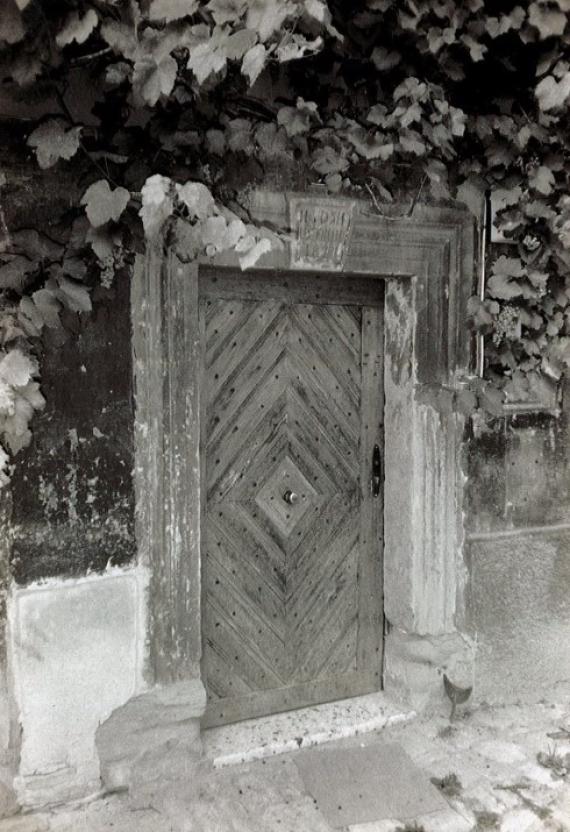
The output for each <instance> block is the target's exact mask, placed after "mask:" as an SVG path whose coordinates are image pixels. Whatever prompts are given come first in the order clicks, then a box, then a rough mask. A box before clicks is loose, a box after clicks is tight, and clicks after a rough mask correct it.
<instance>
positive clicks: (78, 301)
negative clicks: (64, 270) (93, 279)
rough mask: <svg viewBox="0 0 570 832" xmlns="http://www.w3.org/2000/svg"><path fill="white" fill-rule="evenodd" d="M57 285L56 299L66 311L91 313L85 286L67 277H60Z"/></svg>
mask: <svg viewBox="0 0 570 832" xmlns="http://www.w3.org/2000/svg"><path fill="white" fill-rule="evenodd" d="M58 284H59V292H58V297H59V298H60V300H61V301H62V303H64V305H65V306H67V308H68V309H71V311H72V312H91V309H92V305H91V297H90V294H89V289H88V288H87V286H83V285H82V284H81V283H76V282H75V281H74V280H69V278H67V277H61V278H60V279H59V281H58Z"/></svg>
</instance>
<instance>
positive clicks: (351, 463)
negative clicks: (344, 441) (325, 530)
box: [287, 386, 360, 491]
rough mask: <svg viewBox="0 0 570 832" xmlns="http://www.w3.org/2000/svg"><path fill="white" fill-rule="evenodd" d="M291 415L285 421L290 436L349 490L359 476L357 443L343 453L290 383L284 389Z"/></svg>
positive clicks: (342, 486)
mask: <svg viewBox="0 0 570 832" xmlns="http://www.w3.org/2000/svg"><path fill="white" fill-rule="evenodd" d="M287 400H288V409H289V412H290V414H291V419H290V421H289V423H288V426H289V432H290V436H292V437H294V438H295V439H296V440H297V442H299V443H300V444H301V445H303V446H304V447H305V449H306V450H307V452H308V453H311V454H312V456H313V458H314V459H316V460H318V462H319V464H320V466H321V468H323V469H324V471H325V472H326V474H327V475H328V477H329V479H332V481H333V482H334V483H335V486H336V488H337V489H338V490H339V491H346V490H350V489H352V488H353V487H354V484H355V482H358V480H359V477H360V459H359V454H358V444H356V445H352V446H351V447H350V448H348V449H346V450H345V452H344V453H343V452H342V451H341V449H340V448H339V447H338V445H337V444H336V443H335V437H334V436H331V435H329V434H328V433H327V432H326V430H325V429H324V428H323V425H322V424H321V422H320V420H319V417H318V414H317V413H315V412H314V411H312V410H311V409H310V408H309V407H308V405H307V404H306V402H305V401H303V399H302V397H301V395H300V394H299V392H298V391H297V389H296V388H294V387H293V386H290V387H289V390H288V393H287Z"/></svg>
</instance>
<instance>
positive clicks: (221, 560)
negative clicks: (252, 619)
mask: <svg viewBox="0 0 570 832" xmlns="http://www.w3.org/2000/svg"><path fill="white" fill-rule="evenodd" d="M215 514H216V515H217V516H216V517H211V516H210V517H208V523H207V539H206V557H207V560H208V564H209V563H210V560H212V561H215V562H216V564H217V566H216V570H215V571H216V572H224V580H226V581H228V582H230V583H231V582H233V581H235V582H237V583H238V584H239V585H240V586H241V587H242V591H243V593H244V595H246V596H247V597H249V598H250V600H251V601H252V603H254V604H257V605H258V606H261V602H262V601H263V607H264V610H266V611H267V613H268V615H269V617H270V618H276V617H278V618H282V617H283V615H284V612H285V598H284V592H283V589H282V585H281V583H280V582H279V581H278V580H277V579H276V573H275V572H274V570H273V569H272V568H271V560H270V559H269V558H268V557H267V554H266V552H265V550H264V549H261V548H260V547H259V545H256V542H255V541H253V543H252V544H251V545H243V544H245V539H243V542H242V540H240V539H239V538H238V537H237V536H236V534H235V531H234V527H233V526H232V525H231V522H228V520H229V515H230V512H229V511H223V512H222V511H220V512H215ZM208 580H209V579H208ZM219 580H220V579H219V578H217V577H216V578H215V579H214V582H215V581H218V582H219Z"/></svg>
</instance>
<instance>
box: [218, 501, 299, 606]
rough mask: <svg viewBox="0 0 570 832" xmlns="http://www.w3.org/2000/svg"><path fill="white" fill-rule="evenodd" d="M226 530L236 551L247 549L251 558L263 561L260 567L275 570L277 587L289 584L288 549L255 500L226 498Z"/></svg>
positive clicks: (282, 590) (262, 569)
mask: <svg viewBox="0 0 570 832" xmlns="http://www.w3.org/2000/svg"><path fill="white" fill-rule="evenodd" d="M221 507H222V508H223V513H224V527H223V529H222V530H221V532H222V534H224V533H227V534H228V535H229V536H230V538H231V540H232V542H233V545H234V546H235V548H236V551H237V553H238V555H239V551H243V550H246V551H248V552H250V553H251V558H252V559H253V560H254V561H256V562H259V563H258V564H257V568H258V569H259V570H260V571H264V572H269V571H271V582H272V583H274V584H275V587H276V591H277V590H279V592H284V588H285V553H284V551H283V548H282V547H281V546H280V544H279V543H278V541H276V539H275V533H274V531H273V527H272V526H271V524H270V523H269V522H268V521H266V520H265V518H264V517H263V515H262V513H261V511H260V510H259V509H258V507H257V506H256V505H255V504H254V503H251V504H247V503H246V504H243V503H232V502H224V503H223V504H221Z"/></svg>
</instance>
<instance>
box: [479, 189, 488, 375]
mask: <svg viewBox="0 0 570 832" xmlns="http://www.w3.org/2000/svg"><path fill="white" fill-rule="evenodd" d="M490 223H491V192H490V191H486V192H485V198H484V202H483V216H482V221H481V235H480V244H479V279H478V283H477V296H478V298H479V300H480V301H484V300H485V287H486V280H487V271H486V270H487V242H488V239H489V237H490V230H491V228H490ZM476 372H477V376H478V377H479V378H483V376H484V374H485V336H484V335H482V334H481V333H480V332H479V333H477V352H476Z"/></svg>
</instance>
